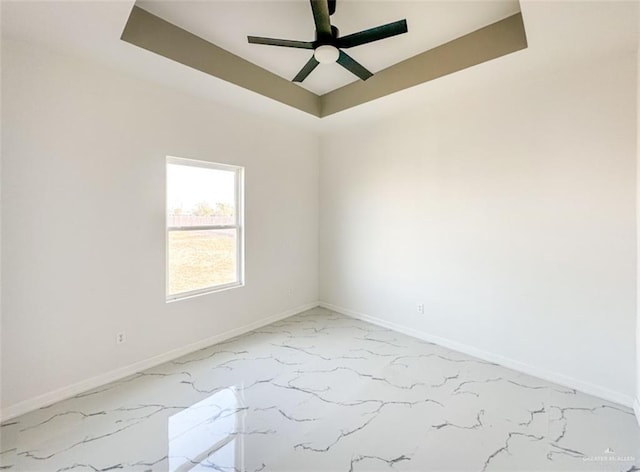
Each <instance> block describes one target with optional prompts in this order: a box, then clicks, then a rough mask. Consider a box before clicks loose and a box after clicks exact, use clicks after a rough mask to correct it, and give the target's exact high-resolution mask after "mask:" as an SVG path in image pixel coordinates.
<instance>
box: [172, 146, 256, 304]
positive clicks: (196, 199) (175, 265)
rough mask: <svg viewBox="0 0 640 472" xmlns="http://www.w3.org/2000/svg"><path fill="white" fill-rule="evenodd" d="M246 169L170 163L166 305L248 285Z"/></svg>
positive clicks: (180, 161)
mask: <svg viewBox="0 0 640 472" xmlns="http://www.w3.org/2000/svg"><path fill="white" fill-rule="evenodd" d="M242 180H243V168H242V167H236V166H230V165H225V164H214V163H211V162H202V161H194V160H191V159H180V158H177V157H168V158H167V301H170V300H176V299H179V298H185V297H190V296H193V295H199V294H202V293H208V292H212V291H216V290H222V289H226V288H231V287H238V286H241V285H242V284H243V261H242V254H243V234H242V221H243V216H242Z"/></svg>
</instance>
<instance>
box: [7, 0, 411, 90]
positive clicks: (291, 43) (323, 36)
mask: <svg viewBox="0 0 640 472" xmlns="http://www.w3.org/2000/svg"><path fill="white" fill-rule="evenodd" d="M0 1H2V0H0ZM336 1H337V0H310V3H311V13H313V22H314V23H315V26H316V31H315V33H316V40H315V41H296V40H292V39H277V38H263V37H262V36H247V40H248V41H249V43H251V44H265V45H267V46H280V47H285V48H298V49H313V56H311V58H310V59H309V61H308V62H307V63H306V64H305V65H304V67H303V68H302V69H301V70H300V72H298V74H297V75H296V76H295V77H294V78H293V81H294V82H302V81H303V80H304V79H306V78H307V77H308V76H309V74H311V72H313V70H314V69H315V68H316V67H318V64H320V63H322V64H331V63H334V62H337V63H338V64H340V65H341V66H342V67H344V68H345V69H347V70H348V71H349V72H351V73H352V74H354V75H355V76H356V77H358V78H360V79H362V80H367V79H368V78H369V77H371V76H372V75H373V74H372V73H371V72H370V71H368V70H367V69H366V68H365V67H364V66H363V65H362V64H360V63H359V62H358V61H356V60H355V59H354V58H353V57H351V56H350V55H348V54H347V53H346V52H344V49H348V48H352V47H354V46H361V45H363V44H368V43H373V42H375V41H380V40H381V39H385V38H390V37H392V36H397V35H399V34H404V33H406V32H407V31H408V29H407V20H400V21H394V22H393V23H388V24H386V25H382V26H376V27H374V28H369V29H366V30H364V31H359V32H357V33H353V34H349V35H347V36H340V32H339V31H338V28H336V27H335V26H334V25H332V24H331V18H330V16H331V15H333V14H334V13H335V12H336Z"/></svg>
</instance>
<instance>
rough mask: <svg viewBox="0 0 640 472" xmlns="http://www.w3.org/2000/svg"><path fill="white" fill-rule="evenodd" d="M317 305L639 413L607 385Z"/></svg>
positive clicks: (345, 311) (359, 314)
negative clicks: (596, 383)
mask: <svg viewBox="0 0 640 472" xmlns="http://www.w3.org/2000/svg"><path fill="white" fill-rule="evenodd" d="M320 306H321V307H323V308H326V309H328V310H331V311H335V312H338V313H341V314H343V315H346V316H350V317H352V318H357V319H359V320H363V321H367V322H369V323H371V324H374V325H377V326H381V327H383V328H388V329H390V330H392V331H397V332H399V333H402V334H406V335H408V336H412V337H414V338H418V339H422V340H424V341H427V342H430V343H433V344H437V345H439V346H443V347H446V348H449V349H452V350H454V351H458V352H461V353H464V354H468V355H470V356H473V357H477V358H478V359H482V360H485V361H488V362H493V363H495V364H500V365H501V366H504V367H507V368H509V369H513V370H516V371H518V372H523V373H525V374H528V375H532V376H534V377H538V378H540V379H543V380H546V381H549V382H553V383H556V384H559V385H562V386H564V387H568V388H572V389H575V390H578V391H580V392H583V393H586V394H589V395H593V396H595V397H599V398H602V399H605V400H608V401H610V402H614V403H618V404H620V405H624V406H627V407H630V408H631V407H635V409H636V415H638V414H639V413H640V405H638V402H637V401H636V404H635V405H634V401H633V397H631V396H629V395H625V394H623V393H620V392H616V391H614V390H610V389H608V388H606V387H602V386H600V385H595V384H592V383H589V382H585V381H583V380H579V379H576V378H574V377H569V376H567V375H564V374H560V373H558V372H554V371H551V370H547V369H542V368H540V367H535V366H532V365H530V364H526V363H524V362H520V361H516V360H514V359H510V358H508V357H504V356H501V355H499V354H495V353H493V352H488V351H483V350H481V349H477V348H475V347H473V346H469V345H467V344H462V343H459V342H456V341H452V340H450V339H446V338H442V337H439V336H434V335H432V334H429V333H425V332H424V331H419V330H417V329H413V328H409V327H406V326H403V325H400V324H397V323H393V322H390V321H386V320H383V319H380V318H376V317H374V316H370V315H366V314H363V313H358V312H356V311H353V310H350V309H348V308H343V307H340V306H336V305H332V304H330V303H325V302H320ZM638 418H639V421H640V416H638Z"/></svg>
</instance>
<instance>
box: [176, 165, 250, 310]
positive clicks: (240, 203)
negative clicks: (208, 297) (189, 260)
mask: <svg viewBox="0 0 640 472" xmlns="http://www.w3.org/2000/svg"><path fill="white" fill-rule="evenodd" d="M169 164H174V165H182V166H190V167H200V168H204V169H215V170H224V171H231V172H234V174H235V203H236V206H235V212H234V213H235V222H234V224H233V225H204V226H169V211H168V210H169V185H168V183H169V171H168V169H169ZM165 174H166V175H165V194H166V195H165V196H166V202H165V212H164V213H165V233H166V234H165V247H166V254H165V295H166V301H167V303H168V302H173V301H176V300H182V299H185V298H191V297H196V296H199V295H205V294H207V293H215V292H220V291H222V290H228V289H231V288H236V287H243V286H244V167H241V166H234V165H230V164H220V163H217V162H209V161H199V160H195V159H186V158H183V157H174V156H167V159H166V164H165ZM224 229H235V230H236V281H235V282H231V283H228V284H219V285H211V286H209V287H204V288H200V289H197V290H189V291H187V292H180V293H174V294H172V295H170V294H169V232H171V231H202V230H224Z"/></svg>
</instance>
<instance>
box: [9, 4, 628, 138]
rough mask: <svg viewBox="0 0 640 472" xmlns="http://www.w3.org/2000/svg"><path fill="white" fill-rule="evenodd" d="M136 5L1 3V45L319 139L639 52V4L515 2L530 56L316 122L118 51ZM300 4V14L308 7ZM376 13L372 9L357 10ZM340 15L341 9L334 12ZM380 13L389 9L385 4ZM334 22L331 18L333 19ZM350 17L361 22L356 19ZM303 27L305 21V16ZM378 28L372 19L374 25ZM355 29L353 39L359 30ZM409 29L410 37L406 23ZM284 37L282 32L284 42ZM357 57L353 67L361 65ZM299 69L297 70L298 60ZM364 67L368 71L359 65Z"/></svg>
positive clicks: (141, 53) (150, 58)
mask: <svg viewBox="0 0 640 472" xmlns="http://www.w3.org/2000/svg"><path fill="white" fill-rule="evenodd" d="M238 1H240V0H238ZM133 3H134V2H133V0H121V1H116V0H111V1H95V2H85V1H63V2H58V1H39V2H30V1H7V0H3V1H2V3H1V15H2V18H1V20H2V23H1V25H2V39H3V41H5V40H7V39H12V40H19V41H26V42H29V43H33V44H37V45H39V46H40V47H44V48H46V49H49V50H51V51H53V52H59V53H62V54H65V55H71V56H75V57H78V58H81V59H83V60H84V61H89V62H93V63H98V64H102V65H103V66H104V65H106V66H107V67H110V68H112V69H114V70H118V71H121V72H122V73H123V74H125V75H129V76H135V77H138V78H142V79H144V80H146V81H150V82H154V83H160V84H162V85H164V86H168V87H171V88H173V89H177V90H180V91H182V92H184V93H188V94H190V95H193V96H196V97H199V98H201V99H205V100H211V101H214V102H217V103H221V104H225V105H228V106H231V107H234V108H240V109H244V110H247V111H249V112H251V113H253V114H256V115H261V116H264V117H266V118H268V119H278V120H280V121H283V122H285V123H288V124H289V125H291V126H295V127H303V128H306V129H312V130H315V131H319V132H335V131H337V130H339V129H340V128H341V127H343V126H348V125H353V124H357V123H362V122H365V121H369V120H379V119H382V118H384V117H389V116H393V115H394V114H398V113H400V112H403V111H406V110H410V109H417V108H420V107H425V106H429V104H430V103H433V102H436V101H443V100H445V101H446V103H449V102H454V101H458V102H461V103H462V104H463V103H464V97H465V96H469V95H475V94H478V93H482V91H483V90H484V89H485V88H487V87H501V86H503V85H504V84H508V83H509V82H510V81H514V80H530V79H531V77H535V76H536V75H537V74H542V73H545V74H548V73H551V74H553V73H554V72H553V71H554V70H555V69H560V68H566V67H571V66H572V64H578V63H580V62H585V61H589V62H594V61H596V62H597V61H602V60H606V58H608V57H610V56H614V55H619V54H633V53H634V52H635V51H636V50H637V45H638V35H637V33H638V3H637V2H636V1H620V2H618V1H608V0H605V1H596V0H587V1H580V0H562V1H561V0H555V1H541V0H522V1H521V2H520V4H521V10H522V13H523V17H524V23H525V28H526V31H527V39H528V42H529V47H528V48H527V49H525V50H523V51H519V52H516V53H513V54H509V55H507V56H504V57H501V58H498V59H495V60H492V61H489V62H486V63H483V64H480V65H478V66H474V67H471V68H469V69H465V70H463V71H460V72H457V73H455V74H451V75H448V76H445V77H442V78H439V79H437V80H433V81H430V82H425V83H423V84H421V85H418V86H416V87H412V88H410V89H406V90H403V91H401V92H398V93H395V94H392V95H389V96H386V97H383V98H381V99H378V100H374V101H372V102H369V103H366V104H363V105H360V106H357V107H355V108H351V109H349V110H346V111H343V112H340V113H336V114H335V115H331V116H329V117H326V118H323V119H322V120H321V119H319V118H317V117H314V116H312V115H310V114H307V113H304V112H302V111H300V110H297V109H295V108H292V107H289V106H287V105H284V104H281V103H279V102H276V101H275V100H272V99H269V98H266V97H264V96H262V95H259V94H257V93H255V92H251V91H249V90H246V89H243V88H241V87H238V86H236V85H233V84H230V83H228V82H224V81H223V80H221V79H219V78H217V77H212V76H210V75H208V74H205V73H203V72H200V71H197V70H195V69H191V68H189V67H186V66H184V65H182V64H179V63H177V62H174V61H170V60H168V59H166V58H164V57H161V56H158V55H156V54H153V53H151V52H149V51H146V50H144V49H141V48H138V47H136V46H133V45H131V44H129V43H126V42H124V41H121V40H120V39H119V38H120V35H121V34H122V30H123V28H124V25H125V23H126V21H127V18H128V16H129V13H130V11H131V8H132V7H133ZM242 3H244V4H245V8H250V7H251V6H252V5H256V3H255V2H242ZM303 3H304V4H305V5H306V2H303ZM376 3H377V2H373V1H371V2H366V3H364V4H366V5H374V4H376ZM396 3H397V4H398V6H399V7H401V6H403V5H405V3H404V2H394V3H393V4H394V5H395V4H396ZM416 3H418V4H420V3H435V4H437V5H439V8H441V9H444V10H446V9H452V11H460V10H461V9H464V8H466V7H468V6H469V5H470V4H476V3H483V2H482V1H481V0H478V2H476V1H474V2H459V1H457V0H436V1H429V2H422V1H420V0H416ZM362 4H363V2H357V3H354V4H353V7H354V8H355V7H356V6H358V5H362ZM341 6H342V5H339V8H340V7H341ZM387 6H388V7H389V8H391V7H390V6H389V5H388V4H387ZM252 11H253V10H252ZM345 14H346V13H345ZM337 15H338V13H336V18H337ZM355 17H356V18H359V16H358V15H356V16H355ZM402 17H403V12H402V11H398V12H396V13H395V14H394V15H393V16H391V15H390V16H389V17H384V18H380V20H381V21H382V22H385V21H394V20H396V19H399V18H402ZM263 20H264V19H263ZM366 20H367V21H366V25H364V27H366V26H369V25H370V24H369V19H368V18H367V19H366ZM308 21H309V22H311V21H312V20H311V15H309V17H308ZM362 21H365V19H362ZM377 21H378V19H377V18H375V19H374V20H373V21H371V23H376V22H377ZM263 22H265V23H266V21H263ZM292 23H293V22H292ZM336 23H338V22H337V19H336ZM340 26H342V25H340ZM355 26H356V27H355V29H358V28H359V27H360V25H355ZM342 28H343V30H344V32H345V33H346V32H347V31H348V29H347V28H346V25H345V26H343V27H342ZM409 28H410V29H412V26H411V23H410V24H409ZM412 30H413V29H412ZM278 31H279V30H278ZM249 33H250V34H256V35H258V34H270V32H269V31H263V30H254V31H250V32H249ZM284 33H285V32H284V31H283V34H282V36H284ZM243 34H244V33H243ZM292 34H293V33H292ZM285 37H286V36H285ZM291 37H292V38H293V37H295V36H293V35H292V36H291ZM300 39H304V37H302V38H300ZM389 41H391V40H389ZM255 47H256V48H257V47H258V46H255ZM264 47H265V48H266V47H267V46H264ZM274 49H277V50H278V51H279V50H280V48H274ZM356 49H357V48H354V49H353V51H356ZM275 52H276V51H274V53H275ZM354 56H355V52H354ZM356 57H357V58H358V59H360V56H356ZM278 58H279V57H278ZM301 60H302V62H304V57H303V58H302V59H301ZM362 61H363V62H365V59H364V58H363V59H362ZM367 65H369V64H367Z"/></svg>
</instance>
